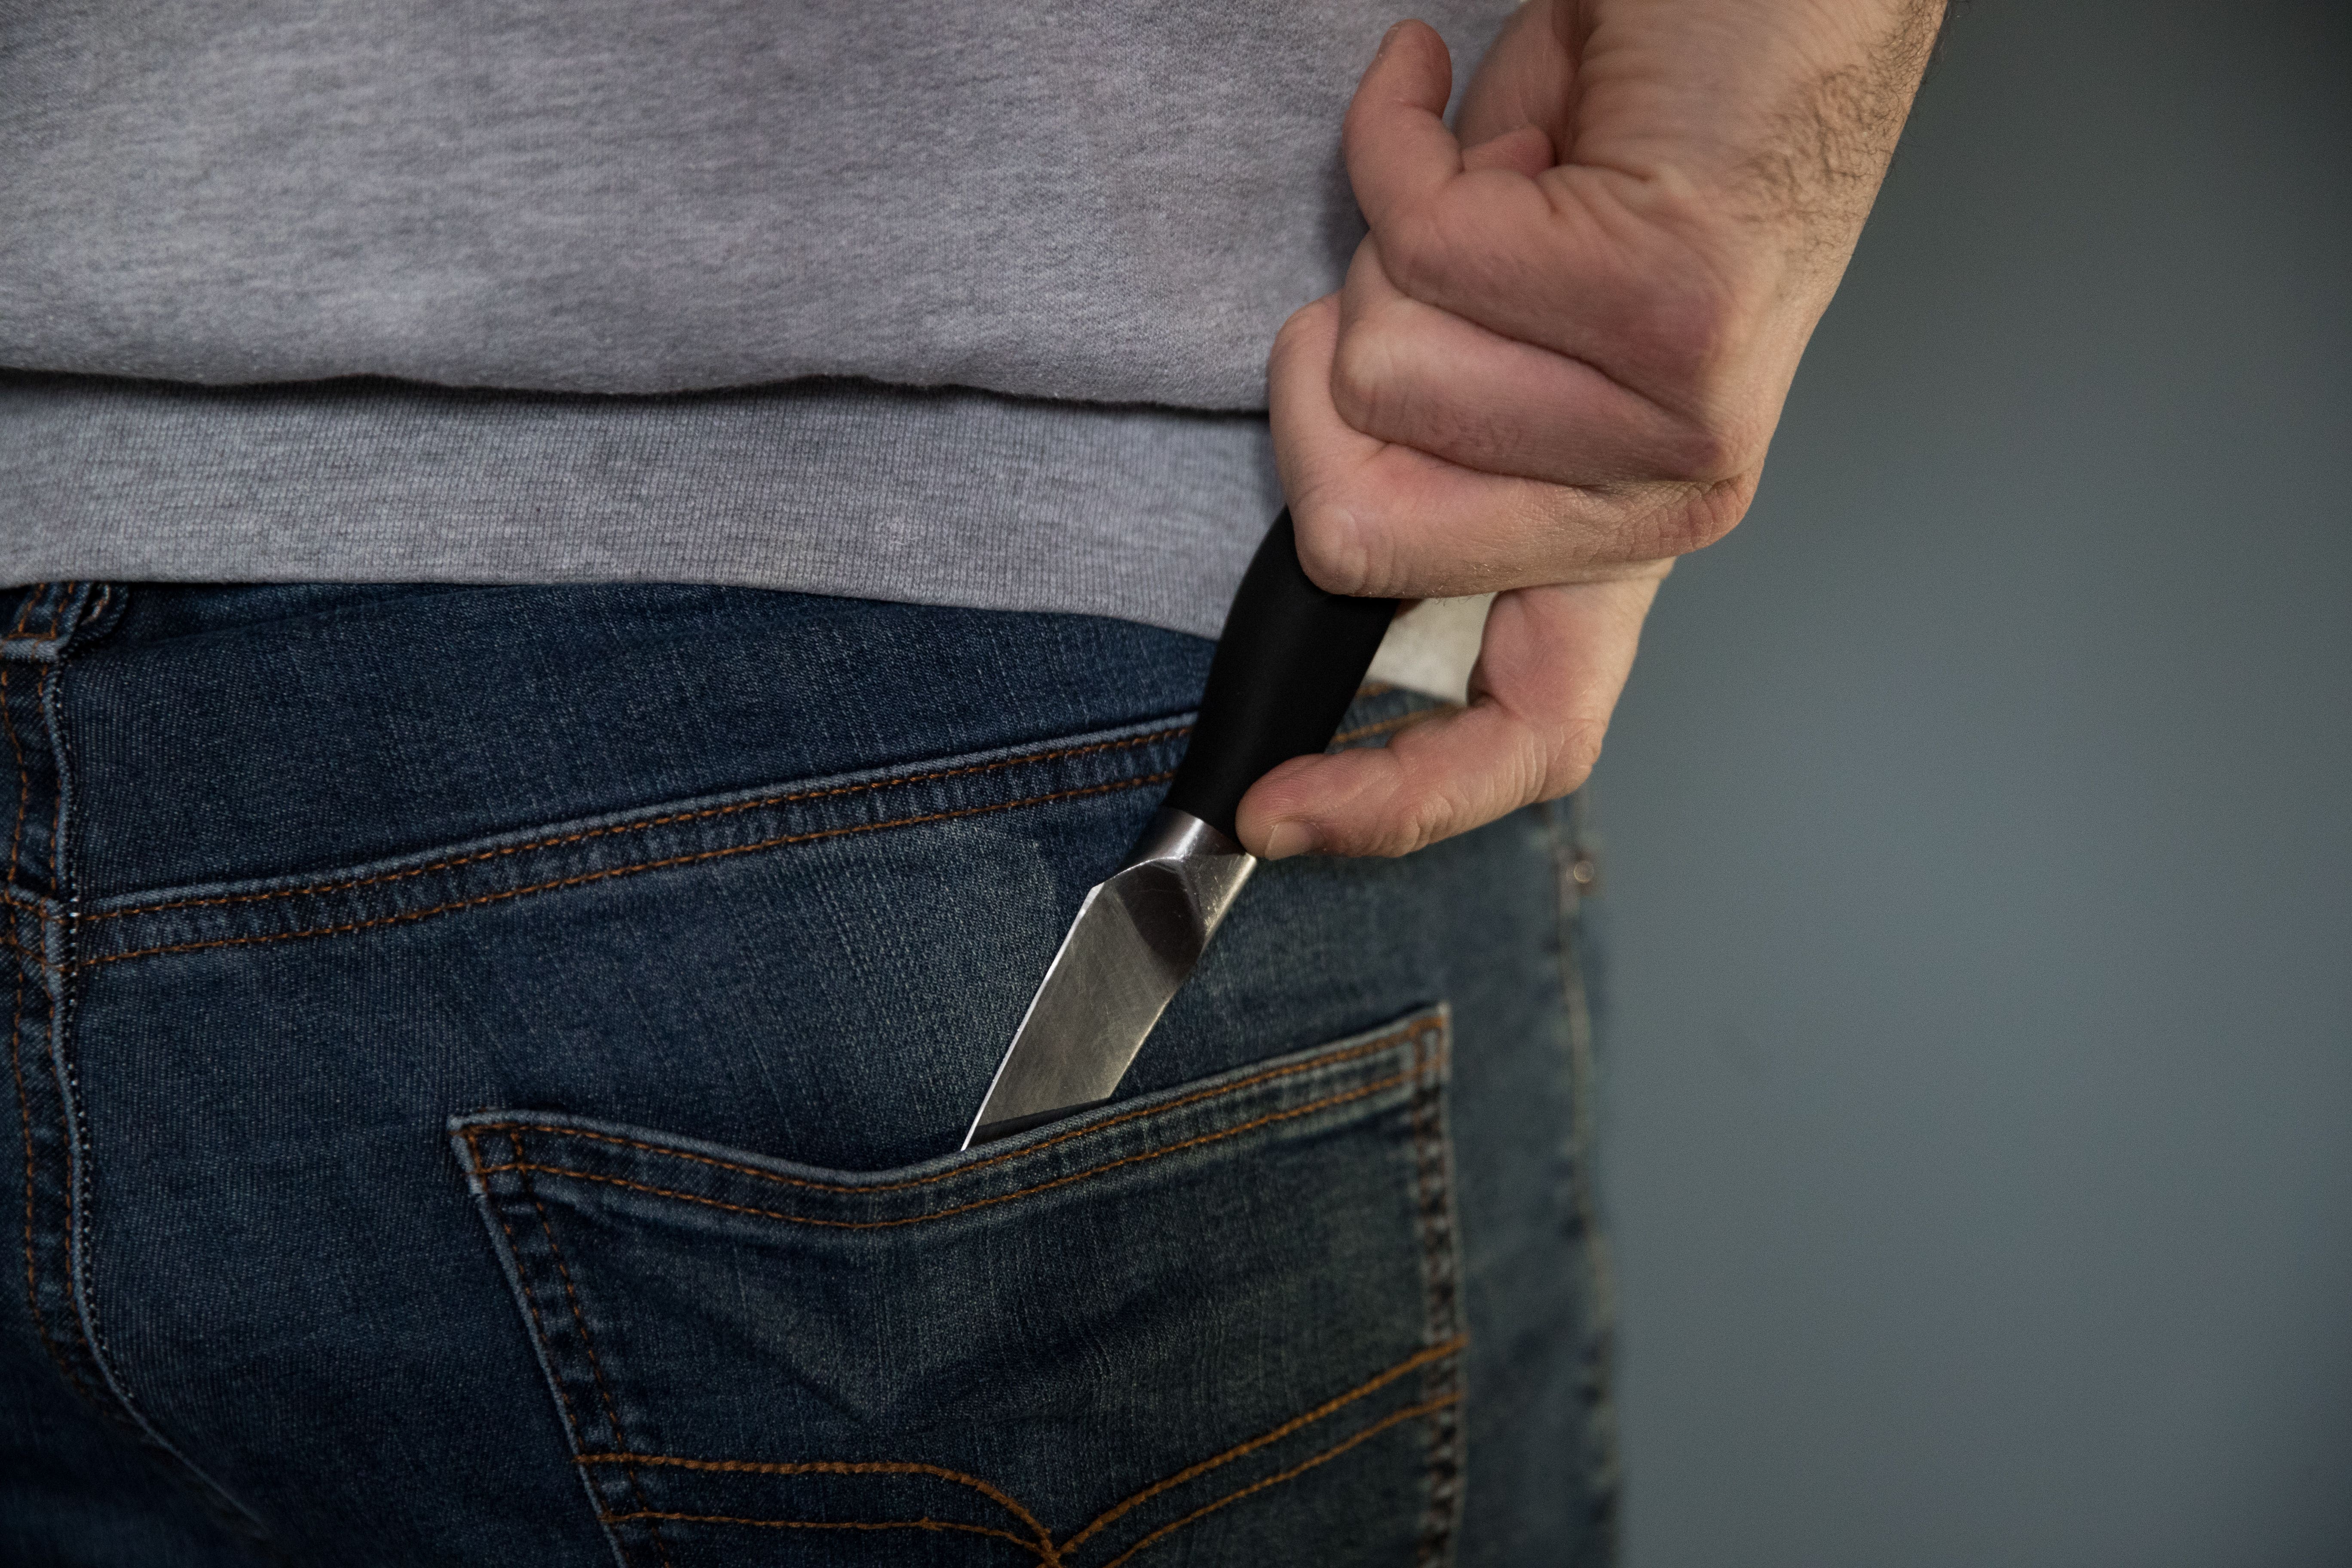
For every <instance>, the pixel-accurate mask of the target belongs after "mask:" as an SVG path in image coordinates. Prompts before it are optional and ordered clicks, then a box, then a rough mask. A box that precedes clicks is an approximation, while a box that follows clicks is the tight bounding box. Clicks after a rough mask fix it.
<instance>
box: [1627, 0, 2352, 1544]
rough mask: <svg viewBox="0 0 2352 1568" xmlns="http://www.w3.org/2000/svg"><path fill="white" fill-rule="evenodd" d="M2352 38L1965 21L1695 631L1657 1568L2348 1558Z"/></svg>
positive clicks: (1667, 1021)
mask: <svg viewBox="0 0 2352 1568" xmlns="http://www.w3.org/2000/svg"><path fill="white" fill-rule="evenodd" d="M2347 13H2352V7H2347V6H2343V5H2334V6H2329V5H2314V4H2300V5H2281V4H2218V3H2216V4H2179V3H2170V4H2150V3H2146V0H2141V3H2133V4H2126V3H2119V0H2104V3H2084V0H2070V3H2067V4H2053V3H2049V0H2034V3H2030V0H1979V3H1978V4H1977V5H1974V6H1972V7H1971V8H1969V9H1968V10H1967V11H1965V12H1964V13H1963V14H1962V15H1961V16H1960V17H1959V19H1958V23H1957V24H1956V26H1955V29H1954V32H1953V34H1952V37H1951V38H1950V40H1949V43H1948V48H1947V52H1946V55H1945V58H1943V60H1942V62H1941V63H1940V64H1939V65H1938V66H1937V68H1936V70H1935V72H1934V74H1933V75H1932V76H1931V77H1930V79H1929V81H1928V83H1927V91H1926V93H1925V95H1924V97H1923V99H1922V101H1921V105H1920V109H1919V112H1918V114H1917V117H1916V121H1914V124H1913V128H1912V130H1911V132H1910V134H1909V136H1908V138H1907V139H1906V142H1905V145H1904V148H1903V151H1902V153H1901V154H1900V156H1899V157H1898V159H1897V161H1896V165H1895V172H1894V174H1893V176H1892V178H1891V180H1890V182H1889V184H1888V185H1887V188H1886V191H1885V195H1884V196H1883V197H1882V198H1881V200H1880V203H1879V207H1878V211H1877V215H1876V216H1874V218H1873V220H1872V225H1871V227H1870V229H1869V231H1868V233H1867V234H1866V235H1865V236H1864V240H1863V245H1862V250H1861V253H1860V255H1859V257H1858V258H1857V259H1856V261H1855V263H1854V267H1853V271H1852V273H1851V274H1850V276H1849V278H1848V280H1847V282H1846V285H1845V288H1844V290H1843V293H1842V294H1841V295H1840V297H1839V299H1838V300H1837V303H1836V304H1835V306H1834V307H1832V310H1831V311H1830V314H1829V317H1828V319H1827V320H1826V321H1824V323H1823V324H1822V329H1821V331H1820V333H1819V335H1818V336H1817V337H1816V339H1815V341H1814V344H1813V348H1812V351H1811V354H1810V356H1809V357H1808V359H1807V360H1806V363H1805V367H1804V370H1803V373H1802V374H1801V376H1800V378H1799V380H1798V384H1797V387H1796V392H1795V395H1794V396H1793V398H1792V399H1791V401H1790V405H1789V410H1788V415H1787V417H1786V419H1785V420H1784V422H1783V424H1782V426H1781V429H1780V437H1779V439H1778V441H1777V443H1776V446H1775V448H1774V451H1773V454H1772V459H1771V466H1770V468H1769V470H1768V472H1767V474H1766V477H1765V482H1764V488H1763V491H1762V494H1761V496H1760V498H1759V500H1758V502H1757V505H1756V508H1755V510H1754V511H1753V512H1752V513H1751V514H1750V515H1749V518H1748V521H1747V522H1746V523H1745V524H1743V525H1742V527H1741V528H1740V529H1739V530H1738V531H1737V532H1736V533H1735V534H1733V535H1732V537H1731V538H1730V539H1729V540H1727V542H1724V543H1723V544H1721V545H1719V546H1717V548H1715V549H1714V550H1711V551H1709V552H1706V554H1704V555H1702V556H1700V557H1697V558H1696V559H1694V560H1691V561H1689V562H1686V563H1685V564H1684V566H1683V569H1682V570H1681V571H1679V572H1677V573H1676V574H1675V577H1674V579H1673V580H1672V581H1671V582H1670V583H1669V584H1668V585H1667V588H1666V591H1665V593H1664V595H1663V597H1662V598H1661V600H1660V603H1659V606H1658V610H1657V613H1656V615H1655V616H1654V619H1653V621H1652V623H1651V628H1650V631H1649V634H1648V637H1647V639H1646V645H1645V647H1644V650H1643V658H1642V662H1641V664H1640V666H1639V667H1638V668H1637V669H1636V671H1635V673H1634V677H1633V684H1632V686H1631V688H1630V689H1629V690H1628V692H1627V695H1626V698H1625V701H1624V705H1623V707H1622V710H1621V712H1620V715H1619V718H1618V721H1617V724H1616V727H1615V730H1614V731H1613V733H1612V737H1611V741H1610V747H1609V753H1608V756H1607V758H1606V760H1605V761H1604V762H1603V763H1602V764H1601V771H1600V773H1599V775H1598V781H1597V791H1596V794H1597V804H1598V813H1599V818H1600V824H1601V828H1602V830H1603V832H1604V834H1605V840H1606V858H1605V870H1606V875H1607V877H1608V879H1609V885H1608V887H1607V889H1606V891H1605V893H1604V896H1603V898H1602V900H1601V901H1600V902H1599V903H1598V904H1597V905H1596V906H1595V910H1596V913H1597V914H1599V915H1601V917H1602V918H1603V919H1604V920H1605V921H1606V930H1605V933H1604V934H1605V938H1606V943H1607V948H1608V955H1609V956H1608V963H1607V973H1606V994H1605V998H1604V1000H1605V1005H1606V1007H1607V1016H1606V1027H1607V1034H1606V1037H1605V1040H1604V1049H1605V1050H1606V1052H1607V1072H1608V1094H1607V1102H1606V1109H1607V1121H1606V1131H1607V1134H1608V1137H1609V1139H1610V1141H1611V1142H1610V1148H1609V1161H1608V1164H1607V1168H1606V1170H1605V1172H1604V1179H1605V1180H1606V1182H1607V1190H1606V1194H1605V1195H1606V1198H1607V1201H1608V1205H1609V1208H1610V1211H1611V1215H1612V1223H1613V1226H1614V1232H1615V1241H1616V1257H1617V1262H1618V1267H1619V1280H1620V1289H1621V1299H1622V1307H1623V1311H1624V1327H1623V1331H1622V1362H1621V1364H1620V1378H1621V1382H1620V1391H1621V1394H1622V1406H1623V1432H1624V1447H1625V1458H1626V1462H1627V1466H1628V1471H1629V1495H1628V1534H1627V1543H1628V1561H1629V1563H1630V1564H1631V1568H1709V1565H1713V1564H1726V1565H1731V1564H1737V1565H1738V1568H1768V1565H1771V1564H1780V1563H1790V1564H1800V1563H1801V1564H1805V1565H1807V1568H1833V1565H1839V1564H1857V1565H1860V1564H1869V1565H1872V1568H1913V1565H1925V1564H1943V1563H1954V1564H1958V1563H1967V1564H1971V1565H1977V1564H1984V1563H2003V1564H2026V1563H2032V1564H2041V1563H2050V1564H2066V1565H2068V1568H2080V1565H2089V1564H2105V1563H2116V1564H2126V1563H2128V1564H2134V1565H2140V1564H2170V1563H2180V1564H2196V1565H2198V1568H2227V1565H2230V1564H2239V1563H2250V1564H2251V1563H2262V1564H2304V1563H2312V1564H2317V1563H2328V1564H2344V1563H2352V1022H2347V1003H2348V1002H2352V853H2348V852H2347V851H2352V832H2347V816H2352V809H2348V808H2347V796H2352V526H2347V525H2348V524H2352V501H2347V482H2346V481H2347V471H2346V470H2347V456H2352V453H2347V448H2352V372H2347V365H2348V364H2352V355H2347V350H2352V310H2348V309H2347V296H2352V24H2347V19H2346V18H2347Z"/></svg>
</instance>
